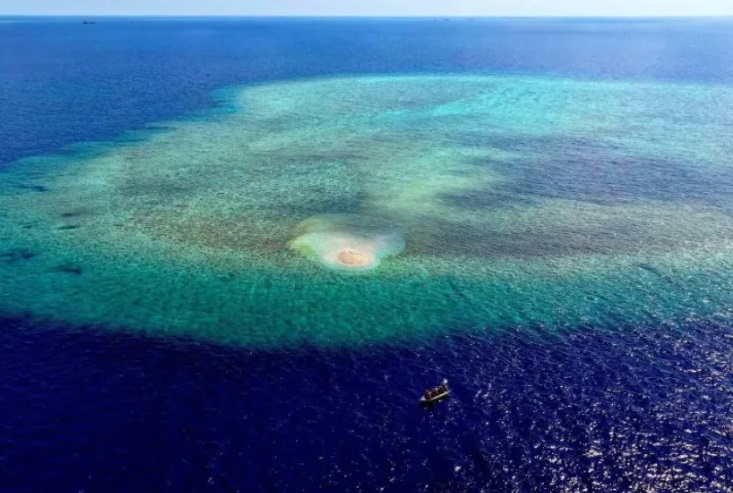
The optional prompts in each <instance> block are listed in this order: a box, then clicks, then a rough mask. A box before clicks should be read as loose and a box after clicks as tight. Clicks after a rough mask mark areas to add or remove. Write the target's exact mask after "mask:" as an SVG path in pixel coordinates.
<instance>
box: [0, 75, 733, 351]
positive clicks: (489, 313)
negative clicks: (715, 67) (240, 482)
mask: <svg viewBox="0 0 733 493" xmlns="http://www.w3.org/2000/svg"><path fill="white" fill-rule="evenodd" d="M221 94H224V97H225V101H226V103H225V106H224V108H222V109H224V110H225V111H222V109H219V110H217V111H215V112H211V113H209V114H203V115H199V116H196V117H195V118H190V119H188V120H186V121H179V122H167V123H165V128H164V129H163V130H159V131H154V132H149V133H144V134H140V135H131V136H129V137H128V138H126V139H123V140H121V141H119V142H110V143H99V144H93V145H89V146H85V147H83V148H79V149H78V150H77V152H74V153H72V154H71V155H69V156H64V157H56V156H52V157H41V158H29V159H26V160H23V161H21V162H18V163H16V164H15V165H13V166H12V167H11V168H10V169H9V171H8V172H7V173H6V174H4V175H3V176H2V180H1V181H0V188H1V189H2V193H1V194H0V210H1V211H2V212H0V224H2V226H3V227H2V228H0V235H2V238H0V240H2V244H3V245H4V248H5V250H4V252H2V259H3V261H2V263H0V289H2V292H3V296H2V298H0V310H1V311H2V313H3V314H5V315H9V316H18V315H27V314H30V315H31V316H32V317H33V318H35V319H37V320H50V321H55V322H63V323H64V324H69V325H95V326H103V327H107V328H117V329H123V330H133V329H134V330H144V331H147V332H150V333H154V334H176V335H186V336H193V337H199V338H205V339H209V340H215V341H219V342H226V343H234V344H238V345H247V346H252V347H262V346H279V345H291V344H300V343H304V342H305V343H312V344H318V345H329V346H330V345H344V344H347V345H351V344H359V343H364V342H385V341H393V342H395V341H407V340H410V339H411V338H415V337H422V336H425V335H431V334H437V333H440V332H444V331H450V330H452V329H454V328H456V327H458V326H460V327H462V329H461V330H479V331H480V330H500V329H502V328H506V327H516V326H537V325H540V326H545V327H548V328H552V327H563V326H573V325H579V324H592V325H596V326H609V325H613V324H615V323H621V322H626V323H653V322H660V321H664V320H669V319H679V320H683V319H686V318H690V317H693V318H694V317H707V316H712V315H716V316H722V317H727V316H728V315H729V312H728V308H727V307H729V306H730V302H731V298H730V295H729V292H730V290H729V287H730V284H731V280H732V279H731V276H730V274H729V273H730V267H731V263H732V261H733V257H731V246H730V240H731V238H733V221H732V220H731V217H730V211H731V206H733V204H732V203H731V197H732V196H733V195H731V194H730V191H731V184H733V180H732V178H733V175H732V174H731V171H730V167H729V156H730V155H731V153H732V152H733V139H731V138H730V137H731V133H730V128H731V127H732V126H733V114H731V113H730V112H729V108H730V107H732V106H733V90H731V89H730V88H728V87H725V86H713V85H695V84H673V83H645V82H611V81H599V80H593V79H579V78H575V79H573V78H567V77H566V78H559V77H558V78H552V77H539V76H534V77H517V76H466V75H410V76H398V75H390V76H359V77H343V78H322V79H313V80H304V81H291V82H280V83H268V84H261V85H255V86H248V87H241V88H233V89H230V90H228V91H226V92H225V93H221Z"/></svg>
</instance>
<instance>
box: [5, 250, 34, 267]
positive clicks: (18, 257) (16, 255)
mask: <svg viewBox="0 0 733 493" xmlns="http://www.w3.org/2000/svg"><path fill="white" fill-rule="evenodd" d="M35 256H36V254H35V253H33V252H32V251H30V250H27V249H25V248H19V249H15V250H9V251H7V252H3V253H0V260H2V261H3V262H5V263H6V264H15V263H17V262H21V261H23V260H30V259H32V258H33V257H35Z"/></svg>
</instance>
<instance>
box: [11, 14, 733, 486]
mask: <svg viewBox="0 0 733 493" xmlns="http://www.w3.org/2000/svg"><path fill="white" fill-rule="evenodd" d="M438 71H441V72H490V73H496V72H513V73H529V74H532V73H537V74H548V73H550V74H569V75H581V76H588V77H604V78H607V77H608V78H618V79H635V80H638V79H644V80H673V81H681V82H690V83H692V82H694V83H703V84H733V21H723V20H697V21H691V20H678V21H659V20H657V21H643V20H628V21H602V20H584V21H570V20H556V21H539V20H512V21H510V20H497V21H488V20H460V21H459V20H450V21H444V20H431V19H421V20H414V21H406V20H396V19H392V20H382V21H377V20H366V21H364V20H361V21H359V20H338V21H335V20H330V21H327V20H312V19H309V20H283V19H279V20H278V19H275V20H272V19H271V20H246V19H240V20H164V19H162V20H151V19H138V20H130V19H114V20H113V19H109V20H102V21H100V22H99V23H98V24H95V25H82V24H81V22H79V20H78V19H45V20H34V21H30V22H29V21H27V20H24V21H23V22H13V23H0V163H2V164H3V165H5V166H7V165H8V164H9V163H12V162H13V161H15V160H17V159H19V158H21V157H24V156H32V155H37V154H44V153H54V152H70V151H68V150H64V146H67V145H69V144H73V143H78V142H88V141H100V140H108V139H114V138H117V137H119V136H120V135H121V134H122V133H123V132H125V131H128V130H134V129H139V128H145V126H146V125H154V124H156V123H159V122H162V121H166V120H170V119H175V118H178V117H183V116H186V115H189V114H191V113H193V112H197V111H200V110H203V109H206V108H208V107H211V106H212V105H213V104H215V103H214V102H212V99H211V97H210V93H211V91H213V90H216V89H219V88H222V87H225V86H227V85H232V84H242V83H248V82H258V81H264V80H275V79H291V78H298V77H313V76H323V75H331V74H346V73H348V74H352V73H384V72H395V73H397V72H399V73H403V72H438ZM0 295H2V293H0ZM731 355H733V328H731V327H730V326H728V325H726V324H725V323H724V322H721V321H716V320H690V321H688V322H686V323H685V324H682V325H674V324H670V325H664V326H656V327H649V326H644V327H636V326H624V325H621V324H620V325H619V326H618V327H617V329H616V330H614V331H608V330H601V329H599V328H597V327H567V328H566V330H564V331H560V332H559V333H557V334H555V335H548V334H546V333H545V332H544V331H543V330H542V328H537V329H536V330H535V331H528V330H523V331H519V330H518V331H516V332H512V331H508V332H504V333H501V334H494V333H492V332H491V331H490V330H488V331H487V333H486V335H485V336H481V337H477V336H471V337H469V336H465V335H461V331H460V327H456V330H455V334H453V335H451V336H448V337H444V338H440V339H433V340H424V341H417V342H415V343H414V345H411V346H410V347H390V346H374V347H362V348H358V349H349V350H347V349H342V350H331V351H323V350H318V349H315V348H300V349H289V350H283V351H281V352H276V351H274V352H251V351H247V350H244V349H234V348H223V347H214V346H209V345H205V344H199V343H195V342H191V341H180V340H159V339H147V338H143V337H139V336H130V335H113V334H110V333H107V332H105V331H104V330H95V329H92V328H90V329H89V330H86V331H83V330H70V329H68V328H65V327H48V326H38V325H36V324H32V323H31V322H29V321H28V320H17V319H16V320H4V321H2V322H0V491H2V492H3V493H5V492H13V493H15V492H37V491H43V492H50V491H53V492H57V491H58V492H77V491H85V492H116V491H119V492H131V491H134V492H147V491H151V492H152V491H155V492H157V491H171V492H180V491H186V492H198V491H226V492H228V491H245V492H251V491H365V492H368V491H380V490H382V489H383V490H382V491H396V492H409V491H428V492H432V491H436V492H438V491H441V492H442V491H451V492H461V491H491V492H503V491H536V492H553V491H594V492H595V491H609V492H616V491H658V492H687V491H697V492H720V491H723V492H724V491H733V356H731ZM444 376H445V377H448V378H449V379H450V380H451V383H452V386H453V388H454V395H453V397H452V398H451V400H450V401H448V402H445V403H443V404H441V405H439V406H437V407H435V408H434V409H432V410H422V409H420V408H419V407H417V406H416V398H417V396H418V394H419V393H420V392H421V391H422V390H423V389H424V388H425V387H426V386H428V385H431V384H433V383H434V382H436V381H438V380H439V379H440V378H442V377H444Z"/></svg>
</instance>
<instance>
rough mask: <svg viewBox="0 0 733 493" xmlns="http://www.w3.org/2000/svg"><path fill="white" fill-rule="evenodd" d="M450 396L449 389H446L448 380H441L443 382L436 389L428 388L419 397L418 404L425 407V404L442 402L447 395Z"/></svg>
mask: <svg viewBox="0 0 733 493" xmlns="http://www.w3.org/2000/svg"><path fill="white" fill-rule="evenodd" d="M449 394H450V389H449V388H448V380H446V379H443V381H442V382H441V383H440V385H438V386H437V387H433V388H430V389H428V390H426V391H425V393H424V394H423V396H422V397H420V404H422V405H426V404H432V403H434V402H438V401H442V400H443V399H445V398H446V397H448V395H449Z"/></svg>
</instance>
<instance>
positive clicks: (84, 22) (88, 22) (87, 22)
mask: <svg viewBox="0 0 733 493" xmlns="http://www.w3.org/2000/svg"><path fill="white" fill-rule="evenodd" d="M81 23H82V24H96V22H94V21H82V22H81Z"/></svg>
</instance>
